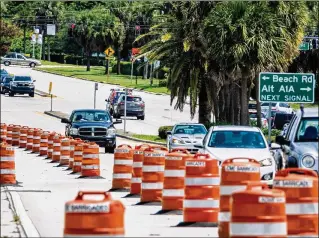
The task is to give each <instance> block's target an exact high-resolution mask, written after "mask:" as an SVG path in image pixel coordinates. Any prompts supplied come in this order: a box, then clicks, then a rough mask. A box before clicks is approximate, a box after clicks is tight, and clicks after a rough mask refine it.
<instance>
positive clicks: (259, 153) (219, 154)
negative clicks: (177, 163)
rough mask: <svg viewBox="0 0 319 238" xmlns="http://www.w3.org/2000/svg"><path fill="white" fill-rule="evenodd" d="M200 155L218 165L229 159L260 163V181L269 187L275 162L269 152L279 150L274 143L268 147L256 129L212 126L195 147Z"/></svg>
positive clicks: (259, 131)
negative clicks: (215, 161)
mask: <svg viewBox="0 0 319 238" xmlns="http://www.w3.org/2000/svg"><path fill="white" fill-rule="evenodd" d="M195 147H197V148H199V149H200V151H199V152H200V153H208V154H210V155H211V156H212V157H213V158H215V159H217V160H219V165H220V166H221V164H222V162H223V161H225V160H226V159H230V158H252V159H255V160H257V161H259V163H260V166H261V168H260V175H261V180H263V181H266V182H267V184H269V185H271V184H272V182H273V179H274V175H275V160H274V158H273V155H272V153H271V152H270V150H277V149H280V146H279V145H276V144H275V143H274V144H272V145H271V147H269V146H268V144H267V141H266V139H265V137H264V135H263V133H262V131H261V130H260V129H259V128H258V127H249V126H212V127H211V128H210V129H209V131H208V133H207V135H206V136H205V138H204V140H203V143H202V144H198V145H195Z"/></svg>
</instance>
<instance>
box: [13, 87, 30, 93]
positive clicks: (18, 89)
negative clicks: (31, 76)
mask: <svg viewBox="0 0 319 238" xmlns="http://www.w3.org/2000/svg"><path fill="white" fill-rule="evenodd" d="M10 91H11V92H13V93H34V88H30V87H11V88H10Z"/></svg>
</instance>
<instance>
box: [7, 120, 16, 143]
mask: <svg viewBox="0 0 319 238" xmlns="http://www.w3.org/2000/svg"><path fill="white" fill-rule="evenodd" d="M13 127H14V125H13V124H9V125H8V126H7V139H6V142H7V144H8V145H12V129H13Z"/></svg>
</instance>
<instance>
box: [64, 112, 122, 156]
mask: <svg viewBox="0 0 319 238" xmlns="http://www.w3.org/2000/svg"><path fill="white" fill-rule="evenodd" d="M61 122H62V123H65V124H66V127H65V135H66V136H70V137H72V138H80V139H82V140H87V141H93V142H95V143H97V144H98V145H100V146H102V147H104V148H105V153H108V152H109V153H113V152H114V149H115V147H116V130H115V127H114V124H119V123H122V120H121V119H117V120H116V121H113V120H112V117H111V115H110V114H109V112H108V111H106V110H98V109H79V110H74V111H72V113H71V116H70V117H69V118H62V119H61Z"/></svg>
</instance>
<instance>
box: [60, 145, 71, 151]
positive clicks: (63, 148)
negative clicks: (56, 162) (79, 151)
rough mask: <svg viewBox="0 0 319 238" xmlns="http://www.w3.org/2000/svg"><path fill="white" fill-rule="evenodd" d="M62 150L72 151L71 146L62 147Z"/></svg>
mask: <svg viewBox="0 0 319 238" xmlns="http://www.w3.org/2000/svg"><path fill="white" fill-rule="evenodd" d="M60 150H70V146H61V148H60Z"/></svg>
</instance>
